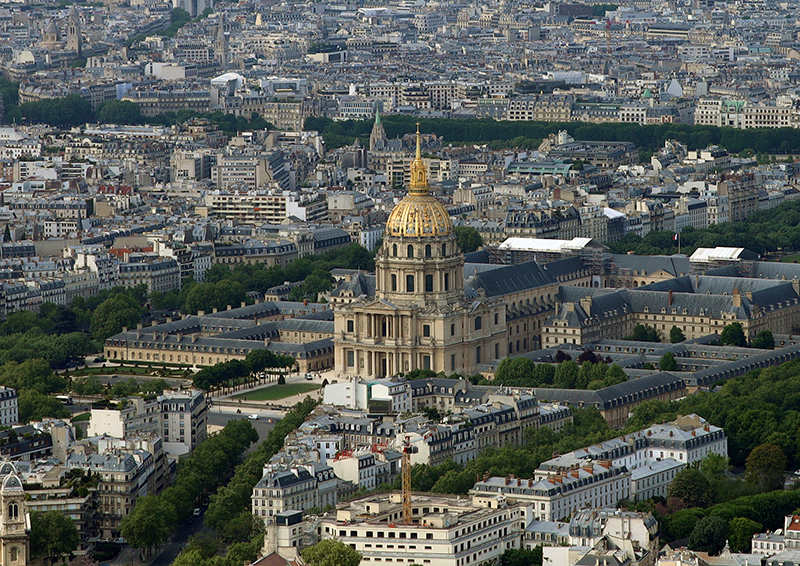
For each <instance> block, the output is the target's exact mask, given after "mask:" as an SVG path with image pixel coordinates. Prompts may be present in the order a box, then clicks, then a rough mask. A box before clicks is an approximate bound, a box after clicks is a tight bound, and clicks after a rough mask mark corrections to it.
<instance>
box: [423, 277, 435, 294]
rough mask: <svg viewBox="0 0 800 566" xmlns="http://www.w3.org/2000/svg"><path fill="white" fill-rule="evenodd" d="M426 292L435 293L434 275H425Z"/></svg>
mask: <svg viewBox="0 0 800 566" xmlns="http://www.w3.org/2000/svg"><path fill="white" fill-rule="evenodd" d="M425 292H426V293H433V275H426V276H425Z"/></svg>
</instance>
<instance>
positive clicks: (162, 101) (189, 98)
mask: <svg viewBox="0 0 800 566" xmlns="http://www.w3.org/2000/svg"><path fill="white" fill-rule="evenodd" d="M122 100H126V101H129V102H134V103H136V104H138V105H139V109H140V110H141V112H142V115H143V116H158V115H159V114H166V113H168V112H180V111H182V110H194V111H195V112H201V113H206V112H209V111H210V109H211V93H210V92H209V90H208V89H205V88H195V89H193V88H163V89H157V88H149V87H141V88H133V89H131V90H129V91H128V92H126V93H125V95H124V96H123V97H122Z"/></svg>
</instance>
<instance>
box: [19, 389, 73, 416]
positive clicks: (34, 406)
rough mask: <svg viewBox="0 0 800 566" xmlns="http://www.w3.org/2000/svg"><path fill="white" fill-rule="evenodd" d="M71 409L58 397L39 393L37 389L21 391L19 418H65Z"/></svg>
mask: <svg viewBox="0 0 800 566" xmlns="http://www.w3.org/2000/svg"><path fill="white" fill-rule="evenodd" d="M67 417H69V411H67V409H65V408H64V405H63V404H62V403H61V401H59V400H58V399H56V398H54V397H50V396H49V395H44V394H42V393H39V392H38V391H36V390H35V389H23V390H22V391H20V392H19V420H20V422H23V423H27V422H28V421H41V420H44V419H49V418H53V419H65V418H67Z"/></svg>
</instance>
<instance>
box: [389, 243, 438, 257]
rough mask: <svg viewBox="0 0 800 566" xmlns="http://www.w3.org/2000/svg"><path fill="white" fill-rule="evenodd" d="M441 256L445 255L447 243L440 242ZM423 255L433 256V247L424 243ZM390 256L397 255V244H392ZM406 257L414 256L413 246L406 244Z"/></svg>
mask: <svg viewBox="0 0 800 566" xmlns="http://www.w3.org/2000/svg"><path fill="white" fill-rule="evenodd" d="M441 250H442V254H441V255H442V257H446V256H447V244H442V248H441ZM424 253H425V257H433V247H432V246H431V245H430V244H425V251H424ZM392 257H397V244H392ZM406 257H412V258H413V257H414V246H413V245H412V244H408V247H407V248H406Z"/></svg>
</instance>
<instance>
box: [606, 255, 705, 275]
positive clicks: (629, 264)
mask: <svg viewBox="0 0 800 566" xmlns="http://www.w3.org/2000/svg"><path fill="white" fill-rule="evenodd" d="M611 261H612V262H614V263H615V264H616V265H617V266H618V267H622V268H624V269H631V270H633V269H635V270H637V271H638V272H639V273H640V274H645V275H649V274H651V273H655V272H657V271H661V270H663V271H666V272H667V273H670V274H672V275H674V276H675V277H680V276H681V275H687V274H689V273H691V272H692V267H691V264H690V263H689V258H688V257H686V256H685V255H678V254H675V255H653V256H642V255H627V254H614V255H612V256H611Z"/></svg>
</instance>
